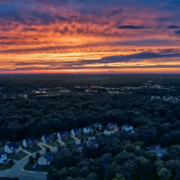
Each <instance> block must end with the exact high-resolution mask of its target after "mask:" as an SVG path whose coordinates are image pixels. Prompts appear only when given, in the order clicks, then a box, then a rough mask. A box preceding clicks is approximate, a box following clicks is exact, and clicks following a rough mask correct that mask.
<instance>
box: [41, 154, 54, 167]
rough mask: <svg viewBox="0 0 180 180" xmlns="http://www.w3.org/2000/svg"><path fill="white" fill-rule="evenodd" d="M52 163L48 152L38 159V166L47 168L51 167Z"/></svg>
mask: <svg viewBox="0 0 180 180" xmlns="http://www.w3.org/2000/svg"><path fill="white" fill-rule="evenodd" d="M52 162H53V158H52V155H51V153H49V152H48V153H46V154H44V155H43V156H41V157H40V158H39V159H38V164H40V165H44V166H49V165H51V163H52Z"/></svg>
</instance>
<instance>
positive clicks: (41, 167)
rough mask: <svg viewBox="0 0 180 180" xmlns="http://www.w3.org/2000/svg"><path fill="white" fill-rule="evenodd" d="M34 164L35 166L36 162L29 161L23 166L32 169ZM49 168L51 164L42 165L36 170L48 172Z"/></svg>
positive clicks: (28, 169) (25, 168) (27, 169)
mask: <svg viewBox="0 0 180 180" xmlns="http://www.w3.org/2000/svg"><path fill="white" fill-rule="evenodd" d="M34 166H35V165H34V164H29V163H27V164H26V165H25V166H24V167H23V169H24V170H26V171H31V170H32V168H33V167H34ZM49 168H50V166H40V167H39V168H38V169H37V170H36V172H48V170H49Z"/></svg>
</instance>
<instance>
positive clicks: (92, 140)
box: [87, 138, 98, 148]
mask: <svg viewBox="0 0 180 180" xmlns="http://www.w3.org/2000/svg"><path fill="white" fill-rule="evenodd" d="M87 146H90V147H94V148H97V147H98V143H97V140H96V139H95V138H89V141H88V143H87Z"/></svg>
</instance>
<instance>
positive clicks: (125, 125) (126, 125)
mask: <svg viewBox="0 0 180 180" xmlns="http://www.w3.org/2000/svg"><path fill="white" fill-rule="evenodd" d="M123 127H126V128H130V127H132V126H130V125H128V124H124V126H123Z"/></svg>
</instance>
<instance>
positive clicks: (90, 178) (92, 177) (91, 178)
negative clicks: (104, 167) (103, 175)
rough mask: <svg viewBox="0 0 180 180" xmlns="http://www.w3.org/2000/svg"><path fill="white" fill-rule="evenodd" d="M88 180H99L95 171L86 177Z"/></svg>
mask: <svg viewBox="0 0 180 180" xmlns="http://www.w3.org/2000/svg"><path fill="white" fill-rule="evenodd" d="M86 180H97V175H96V174H95V173H91V174H89V175H88V176H87V177H86Z"/></svg>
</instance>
